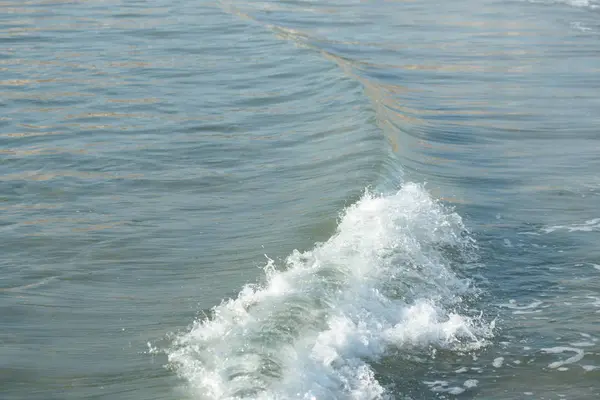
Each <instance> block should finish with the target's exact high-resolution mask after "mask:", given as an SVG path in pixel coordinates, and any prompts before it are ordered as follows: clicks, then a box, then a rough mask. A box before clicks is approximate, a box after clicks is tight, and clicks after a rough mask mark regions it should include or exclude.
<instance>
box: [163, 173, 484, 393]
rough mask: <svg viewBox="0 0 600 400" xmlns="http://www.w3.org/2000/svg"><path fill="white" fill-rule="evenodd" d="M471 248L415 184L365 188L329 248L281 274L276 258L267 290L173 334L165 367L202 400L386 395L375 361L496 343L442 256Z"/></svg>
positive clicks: (252, 289) (255, 288) (296, 258)
mask: <svg viewBox="0 0 600 400" xmlns="http://www.w3.org/2000/svg"><path fill="white" fill-rule="evenodd" d="M473 246H474V243H473V240H472V239H470V238H469V236H468V235H465V228H464V226H463V224H462V221H461V218H460V217H459V216H458V215H457V214H455V213H451V212H448V211H447V210H446V209H445V208H444V207H443V206H441V205H440V204H439V203H437V202H436V201H434V200H433V199H432V198H431V197H430V196H429V195H428V194H427V192H426V191H425V190H424V189H423V188H422V187H421V186H419V185H415V184H407V185H405V186H404V187H403V188H402V189H401V190H400V191H398V192H397V193H395V194H393V195H389V196H374V195H372V194H369V193H366V194H365V196H364V197H363V198H362V199H361V200H360V201H359V202H358V203H357V204H355V205H353V206H351V207H349V208H348V209H347V210H346V211H345V213H344V215H343V216H342V218H341V221H340V224H339V226H338V230H337V232H336V234H335V235H334V236H333V237H331V238H330V239H329V240H328V241H327V242H325V243H322V244H319V245H317V246H315V248H314V249H313V250H311V251H307V252H304V253H300V252H298V251H295V252H293V254H291V255H290V256H289V257H288V259H287V261H286V264H287V265H286V266H285V268H283V269H281V270H279V269H278V268H277V266H276V265H275V264H274V262H273V261H272V260H270V261H269V263H268V264H267V266H266V267H265V272H266V282H265V284H264V285H248V286H246V287H245V288H244V289H243V290H242V291H241V292H240V293H239V295H238V297H237V298H236V299H232V300H228V301H224V302H223V303H222V304H221V305H219V306H217V307H215V308H214V310H213V314H214V315H213V318H212V319H210V320H201V321H197V322H195V323H194V324H193V326H192V327H191V329H190V331H189V332H188V333H186V334H183V335H179V336H177V337H176V339H175V340H174V343H173V345H172V348H170V349H169V350H168V351H167V353H168V357H169V362H170V365H171V366H172V367H173V368H174V369H175V370H176V371H177V373H178V374H179V375H180V376H181V377H182V378H184V379H186V380H187V381H188V382H189V386H190V388H191V390H192V391H193V392H194V395H195V396H196V397H200V398H204V399H226V398H231V397H252V398H254V399H260V400H267V399H289V398H300V399H311V398H315V399H335V398H352V399H355V400H360V399H365V400H366V399H377V398H382V397H384V396H385V390H384V388H383V386H382V385H381V384H380V383H379V382H378V381H377V379H376V377H375V374H374V372H373V370H372V369H371V366H370V364H369V363H370V362H371V361H375V360H378V359H379V358H380V357H382V356H383V355H385V354H386V353H387V352H388V350H389V349H391V348H399V349H401V348H405V347H406V348H422V349H423V351H427V350H426V349H429V348H431V347H433V348H444V349H448V350H460V351H464V350H470V349H476V348H479V347H481V346H482V345H484V344H485V343H486V338H488V337H491V335H492V330H493V323H491V324H487V323H484V322H483V320H482V319H481V317H480V316H473V315H467V314H465V313H462V312H460V311H458V310H460V309H461V308H460V304H461V301H462V296H463V295H465V294H467V293H468V292H469V290H470V289H469V288H470V285H469V282H467V281H465V280H463V279H459V278H458V277H457V276H456V275H455V273H454V272H453V271H452V269H451V268H450V266H449V264H450V261H449V260H448V259H447V258H446V256H445V251H444V250H442V249H443V248H453V249H454V250H453V251H452V253H453V254H455V257H457V255H458V254H462V255H463V257H468V254H469V251H470V250H469V249H472V248H473ZM450 308H452V310H453V311H449V309H450ZM458 389H460V390H463V391H464V388H458ZM458 389H456V388H454V389H453V388H448V392H449V393H452V390H458Z"/></svg>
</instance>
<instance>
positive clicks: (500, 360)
mask: <svg viewBox="0 0 600 400" xmlns="http://www.w3.org/2000/svg"><path fill="white" fill-rule="evenodd" d="M502 364H504V357H498V358H495V359H494V362H493V363H492V365H493V366H494V368H500V367H502Z"/></svg>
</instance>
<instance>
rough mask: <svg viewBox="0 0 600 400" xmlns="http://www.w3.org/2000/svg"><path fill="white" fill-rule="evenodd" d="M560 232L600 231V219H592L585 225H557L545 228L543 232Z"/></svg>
mask: <svg viewBox="0 0 600 400" xmlns="http://www.w3.org/2000/svg"><path fill="white" fill-rule="evenodd" d="M559 230H567V231H568V232H593V231H597V230H600V218H594V219H590V220H588V221H585V222H584V223H583V224H573V225H555V226H549V227H547V228H543V229H542V231H543V232H545V233H552V232H555V231H559Z"/></svg>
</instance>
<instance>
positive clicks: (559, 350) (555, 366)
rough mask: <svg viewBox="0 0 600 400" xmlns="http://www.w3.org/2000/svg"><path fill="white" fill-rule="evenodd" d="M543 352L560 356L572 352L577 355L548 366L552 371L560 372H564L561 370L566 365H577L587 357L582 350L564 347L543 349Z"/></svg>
mask: <svg viewBox="0 0 600 400" xmlns="http://www.w3.org/2000/svg"><path fill="white" fill-rule="evenodd" d="M542 351H543V352H545V353H549V354H560V353H565V352H567V353H568V352H572V353H575V355H573V356H571V357H569V358H567V359H565V360H562V361H555V362H553V363H550V364H548V368H552V369H559V370H560V371H564V369H560V368H563V366H564V365H567V364H573V363H576V362H578V361H581V359H582V358H583V356H584V355H585V353H584V351H583V350H581V349H578V348H576V347H564V346H558V347H551V348H547V349H542Z"/></svg>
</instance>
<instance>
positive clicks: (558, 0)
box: [526, 0, 600, 9]
mask: <svg viewBox="0 0 600 400" xmlns="http://www.w3.org/2000/svg"><path fill="white" fill-rule="evenodd" d="M526 1H527V2H529V3H541V4H565V5H568V6H572V7H580V8H590V9H597V8H600V4H598V1H596V0H526Z"/></svg>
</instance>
